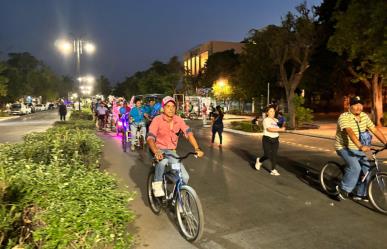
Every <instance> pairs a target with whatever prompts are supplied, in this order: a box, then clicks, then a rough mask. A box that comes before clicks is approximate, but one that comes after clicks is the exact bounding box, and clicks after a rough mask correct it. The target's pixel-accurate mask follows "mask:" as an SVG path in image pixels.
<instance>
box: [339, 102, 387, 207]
mask: <svg viewBox="0 0 387 249" xmlns="http://www.w3.org/2000/svg"><path fill="white" fill-rule="evenodd" d="M368 131H371V132H372V133H373V134H374V135H375V136H376V137H377V138H378V139H379V140H380V142H382V143H383V144H384V145H386V143H387V140H386V138H385V136H384V135H383V133H382V132H381V131H380V130H379V129H378V128H376V127H375V125H374V123H372V121H371V119H370V118H369V117H368V115H367V114H366V113H364V112H363V101H362V100H361V99H360V97H359V96H356V97H353V98H351V99H350V103H349V111H348V112H344V113H343V114H341V115H340V117H339V120H338V122H337V129H336V142H335V148H336V153H337V154H338V155H339V156H340V157H341V158H342V159H343V160H344V161H345V164H346V168H345V171H344V176H343V178H342V180H341V182H340V184H339V185H338V186H336V190H337V194H338V197H339V199H342V200H345V199H347V198H348V197H349V193H351V192H352V191H353V190H354V189H355V187H356V185H357V184H358V179H359V176H360V174H361V172H362V171H363V172H367V171H368V168H369V161H368V160H367V156H366V154H365V153H364V152H367V151H370V145H371V140H372V136H371V135H370V133H369V132H368ZM365 177H367V178H366V180H365V181H364V182H360V183H359V184H358V186H357V192H356V193H355V196H354V197H353V199H355V200H367V198H366V196H367V191H366V186H367V184H368V181H369V176H365Z"/></svg>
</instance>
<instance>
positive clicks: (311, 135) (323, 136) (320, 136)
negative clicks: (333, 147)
mask: <svg viewBox="0 0 387 249" xmlns="http://www.w3.org/2000/svg"><path fill="white" fill-rule="evenodd" d="M286 133H292V134H296V135H300V136H307V137H316V138H324V139H329V140H335V138H334V137H332V136H325V135H315V134H306V133H302V132H297V131H286Z"/></svg>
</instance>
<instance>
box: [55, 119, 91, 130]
mask: <svg viewBox="0 0 387 249" xmlns="http://www.w3.org/2000/svg"><path fill="white" fill-rule="evenodd" d="M54 126H57V127H60V126H63V127H68V128H74V129H76V128H78V129H81V130H82V129H95V122H93V121H91V120H69V121H56V122H55V123H54Z"/></svg>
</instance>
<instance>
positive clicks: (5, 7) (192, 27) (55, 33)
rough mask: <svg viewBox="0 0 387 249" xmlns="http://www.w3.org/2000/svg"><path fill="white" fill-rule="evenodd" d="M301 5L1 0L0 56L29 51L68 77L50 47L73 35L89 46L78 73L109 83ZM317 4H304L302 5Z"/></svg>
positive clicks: (69, 68)
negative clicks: (94, 48)
mask: <svg viewBox="0 0 387 249" xmlns="http://www.w3.org/2000/svg"><path fill="white" fill-rule="evenodd" d="M300 2H301V0H239V1H237V0H234V1H231V0H195V1H186V0H120V1H119V0H62V1H59V0H1V5H0V57H1V59H5V58H6V55H7V54H8V53H11V52H25V51H26V52H30V53H31V54H32V55H34V56H36V57H37V58H38V59H40V60H43V61H44V62H45V63H46V64H47V65H49V66H50V67H51V68H52V69H54V70H55V72H57V73H60V74H66V75H71V76H72V75H74V74H75V67H74V57H69V58H67V59H65V57H63V56H62V55H61V54H60V53H59V52H58V51H57V49H56V48H55V46H54V43H55V40H56V39H58V38H60V37H70V34H73V35H74V36H77V37H83V38H84V39H88V40H91V41H93V42H94V43H95V44H96V46H97V51H96V53H95V54H94V55H92V56H86V55H85V56H84V57H83V61H82V64H81V71H82V72H83V73H91V74H94V75H96V76H98V75H101V74H103V75H105V76H107V77H108V78H109V79H110V80H111V81H112V82H113V83H115V82H117V81H122V80H123V79H125V77H127V76H130V75H132V74H133V73H135V72H137V71H140V70H145V69H147V68H148V67H149V66H150V64H151V63H152V62H153V61H155V60H160V61H163V62H167V60H168V59H169V58H170V57H172V56H174V55H177V56H179V57H180V58H181V57H182V55H183V53H184V52H185V51H187V50H188V49H190V48H192V47H194V46H196V45H198V44H201V43H204V42H207V41H209V40H224V41H235V42H239V41H241V40H243V38H244V37H245V36H246V34H247V32H248V31H249V30H250V29H252V28H262V27H264V26H266V25H268V24H279V23H280V21H281V16H284V15H285V14H286V13H287V11H294V7H295V6H296V5H297V4H299V3H300ZM321 2H322V1H321V0H309V1H308V6H311V5H319V4H320V3H321Z"/></svg>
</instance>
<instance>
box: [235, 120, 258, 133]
mask: <svg viewBox="0 0 387 249" xmlns="http://www.w3.org/2000/svg"><path fill="white" fill-rule="evenodd" d="M230 124H231V129H234V130H240V131H246V132H262V131H263V127H262V125H256V124H252V123H251V121H232V122H231V123H230Z"/></svg>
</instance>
